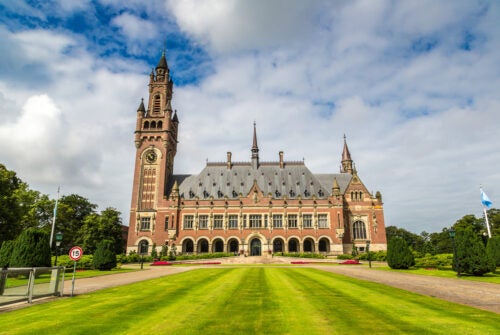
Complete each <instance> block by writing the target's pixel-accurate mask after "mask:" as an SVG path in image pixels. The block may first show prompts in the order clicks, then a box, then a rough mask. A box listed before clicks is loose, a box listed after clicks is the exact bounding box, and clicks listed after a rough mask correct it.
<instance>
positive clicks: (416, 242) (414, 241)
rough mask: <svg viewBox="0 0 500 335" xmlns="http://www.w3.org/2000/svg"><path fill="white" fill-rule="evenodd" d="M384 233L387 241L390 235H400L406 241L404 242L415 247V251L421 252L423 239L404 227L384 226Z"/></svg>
mask: <svg viewBox="0 0 500 335" xmlns="http://www.w3.org/2000/svg"><path fill="white" fill-rule="evenodd" d="M385 235H386V238H387V241H390V240H391V238H392V237H401V238H402V239H403V240H405V241H406V244H408V245H411V246H412V247H413V248H414V249H415V251H418V252H423V245H424V240H423V238H422V236H420V235H417V234H414V233H412V232H409V231H408V230H406V229H403V228H398V227H396V226H389V227H386V229H385Z"/></svg>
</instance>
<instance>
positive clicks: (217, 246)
mask: <svg viewBox="0 0 500 335" xmlns="http://www.w3.org/2000/svg"><path fill="white" fill-rule="evenodd" d="M212 243H213V246H212V249H213V250H214V252H224V242H222V240H221V239H217V240H215V241H214V242H212Z"/></svg>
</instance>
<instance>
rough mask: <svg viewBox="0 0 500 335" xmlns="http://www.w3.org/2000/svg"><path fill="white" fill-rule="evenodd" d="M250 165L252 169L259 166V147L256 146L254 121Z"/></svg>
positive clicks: (254, 124)
mask: <svg viewBox="0 0 500 335" xmlns="http://www.w3.org/2000/svg"><path fill="white" fill-rule="evenodd" d="M252 167H253V168H254V169H257V168H258V167H259V147H258V146H257V127H256V123H255V121H254V122H253V144H252Z"/></svg>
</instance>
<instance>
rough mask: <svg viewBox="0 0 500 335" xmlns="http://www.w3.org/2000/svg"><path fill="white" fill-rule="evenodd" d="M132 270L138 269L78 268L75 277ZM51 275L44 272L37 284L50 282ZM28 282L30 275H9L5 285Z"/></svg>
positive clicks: (70, 276) (69, 273) (68, 274)
mask: <svg viewBox="0 0 500 335" xmlns="http://www.w3.org/2000/svg"><path fill="white" fill-rule="evenodd" d="M131 271H137V270H134V269H130V268H120V269H112V270H110V271H99V270H76V273H75V278H88V277H97V276H106V275H112V274H117V273H122V272H131ZM50 277H51V274H50V273H44V274H42V275H40V276H38V277H37V278H36V279H35V283H36V284H42V283H48V282H50ZM71 278H73V271H72V270H71V272H66V273H65V275H64V279H65V280H68V279H71ZM27 284H28V277H27V276H19V277H9V278H8V279H7V283H6V285H5V287H6V288H10V287H16V286H21V285H27Z"/></svg>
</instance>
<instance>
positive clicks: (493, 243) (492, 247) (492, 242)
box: [486, 236, 500, 266]
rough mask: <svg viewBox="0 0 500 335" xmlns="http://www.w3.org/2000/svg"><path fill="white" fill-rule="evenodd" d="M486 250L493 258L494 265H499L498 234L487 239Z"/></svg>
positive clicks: (499, 240)
mask: <svg viewBox="0 0 500 335" xmlns="http://www.w3.org/2000/svg"><path fill="white" fill-rule="evenodd" d="M486 252H487V253H488V255H489V256H490V257H491V258H492V259H493V262H494V263H495V266H500V236H492V237H491V238H490V239H488V244H487V245H486Z"/></svg>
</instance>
